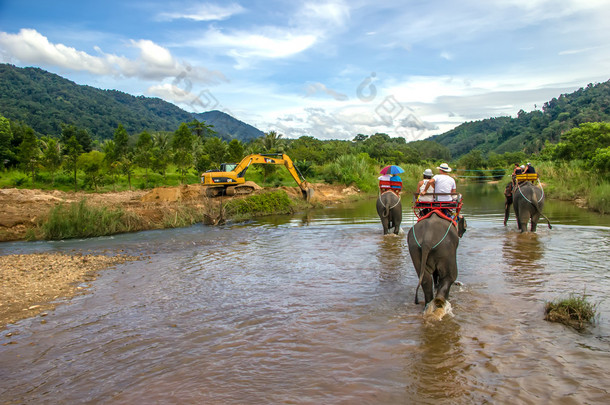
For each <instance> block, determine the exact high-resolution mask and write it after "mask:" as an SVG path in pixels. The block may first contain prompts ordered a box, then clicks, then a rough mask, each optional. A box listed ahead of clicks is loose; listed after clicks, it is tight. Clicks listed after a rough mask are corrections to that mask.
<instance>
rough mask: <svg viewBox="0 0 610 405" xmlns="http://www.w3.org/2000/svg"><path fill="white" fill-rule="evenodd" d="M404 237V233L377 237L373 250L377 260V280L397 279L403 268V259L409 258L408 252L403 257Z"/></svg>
mask: <svg viewBox="0 0 610 405" xmlns="http://www.w3.org/2000/svg"><path fill="white" fill-rule="evenodd" d="M405 238H406V237H405V235H404V233H401V234H399V235H385V236H381V237H380V238H379V242H378V246H377V250H376V252H375V253H376V255H377V260H378V261H379V280H381V281H397V280H398V279H399V277H400V274H401V271H404V270H405V268H406V266H405V261H406V260H410V257H409V256H408V254H407V255H406V257H405V246H404V245H405Z"/></svg>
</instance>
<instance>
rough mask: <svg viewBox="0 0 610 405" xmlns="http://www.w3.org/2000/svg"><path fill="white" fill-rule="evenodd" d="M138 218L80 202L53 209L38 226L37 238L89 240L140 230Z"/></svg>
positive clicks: (117, 210) (119, 210)
mask: <svg viewBox="0 0 610 405" xmlns="http://www.w3.org/2000/svg"><path fill="white" fill-rule="evenodd" d="M140 225H141V224H140V219H139V217H137V216H136V215H135V214H132V213H128V212H125V211H123V210H121V209H107V208H106V207H103V208H98V207H92V206H90V205H88V204H87V202H86V200H85V199H83V200H81V201H80V202H78V203H72V204H69V205H64V204H60V205H57V206H56V207H54V208H53V209H52V210H51V211H50V213H49V216H48V218H47V220H46V221H43V222H42V223H41V225H40V226H39V230H38V232H37V233H36V235H37V237H38V238H41V239H47V240H60V239H71V238H89V237H95V236H103V235H113V234H116V233H124V232H132V231H134V230H138V229H140Z"/></svg>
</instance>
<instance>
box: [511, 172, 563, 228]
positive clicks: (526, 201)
mask: <svg viewBox="0 0 610 405" xmlns="http://www.w3.org/2000/svg"><path fill="white" fill-rule="evenodd" d="M512 198H513V208H514V210H515V218H516V219H517V225H518V227H519V230H520V231H521V232H525V231H527V224H528V222H530V221H531V226H530V230H531V231H532V232H536V226H537V225H538V220H539V219H540V217H543V218H544V219H546V221H547V223H548V225H549V229H552V226H551V223H550V221H549V219H548V218H547V217H545V216H544V215H543V214H542V207H543V206H544V192H543V191H542V189H541V188H540V187H537V186H535V185H534V184H532V183H531V182H529V181H524V182H520V183H517V184H516V185H515V187H514V189H513V196H512ZM505 219H508V215H507V213H506V214H505Z"/></svg>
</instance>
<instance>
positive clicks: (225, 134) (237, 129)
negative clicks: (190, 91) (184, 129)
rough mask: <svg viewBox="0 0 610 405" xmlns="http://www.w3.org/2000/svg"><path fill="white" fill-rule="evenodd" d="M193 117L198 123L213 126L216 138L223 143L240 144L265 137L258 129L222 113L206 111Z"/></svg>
mask: <svg viewBox="0 0 610 405" xmlns="http://www.w3.org/2000/svg"><path fill="white" fill-rule="evenodd" d="M193 116H194V117H195V118H196V119H197V120H198V121H205V123H206V124H208V125H213V126H214V128H212V129H213V130H214V131H216V132H217V133H218V135H217V136H218V137H219V138H222V139H224V140H225V141H230V140H231V139H239V140H240V141H242V142H249V141H251V140H254V139H256V138H260V137H262V136H264V135H265V133H264V132H263V131H261V130H260V129H257V128H255V127H253V126H252V125H250V124H246V123H245V122H243V121H240V120H238V119H236V118H233V117H232V116H230V115H229V114H226V113H224V112H222V111H218V110H213V111H207V112H204V113H199V114H193Z"/></svg>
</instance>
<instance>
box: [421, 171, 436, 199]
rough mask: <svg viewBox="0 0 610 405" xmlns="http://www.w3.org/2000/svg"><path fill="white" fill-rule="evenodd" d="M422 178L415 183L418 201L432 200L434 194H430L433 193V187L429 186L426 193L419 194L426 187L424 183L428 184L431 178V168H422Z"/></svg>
mask: <svg viewBox="0 0 610 405" xmlns="http://www.w3.org/2000/svg"><path fill="white" fill-rule="evenodd" d="M423 175H424V178H423V180H420V181H419V183H417V190H418V191H419V194H420V196H419V198H418V199H417V200H418V201H421V202H432V201H434V196H433V195H432V194H433V193H434V187H429V188H428V195H421V193H422V191H424V189H425V188H426V185H427V184H428V182H429V181H430V180H431V179H432V176H433V174H432V170H431V169H426V170H424V173H423Z"/></svg>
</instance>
